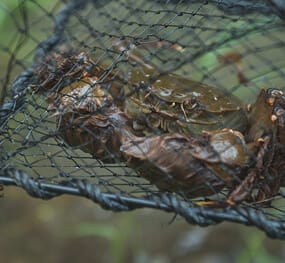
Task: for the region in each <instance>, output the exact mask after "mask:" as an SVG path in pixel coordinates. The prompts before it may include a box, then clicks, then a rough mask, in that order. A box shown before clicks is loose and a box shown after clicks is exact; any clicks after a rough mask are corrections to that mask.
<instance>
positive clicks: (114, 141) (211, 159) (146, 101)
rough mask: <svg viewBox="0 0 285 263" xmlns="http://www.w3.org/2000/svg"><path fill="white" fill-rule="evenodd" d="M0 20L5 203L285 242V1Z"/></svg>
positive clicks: (125, 2)
mask: <svg viewBox="0 0 285 263" xmlns="http://www.w3.org/2000/svg"><path fill="white" fill-rule="evenodd" d="M0 12H1V14H2V16H1V17H3V19H2V21H0V23H1V24H0V26H1V29H0V30H1V35H2V36H5V37H2V38H1V41H0V43H1V45H0V53H1V72H0V81H1V101H0V102H1V108H0V116H1V120H0V127H1V128H0V142H1V143H0V147H1V152H0V161H1V170H0V182H1V188H2V189H1V190H3V191H2V192H3V193H4V194H5V188H6V187H8V186H17V187H20V188H23V189H25V190H26V191H27V192H28V193H29V194H30V195H31V196H33V197H37V198H42V199H50V198H54V197H57V196H60V195H62V194H71V195H77V196H83V197H86V198H88V199H91V200H93V201H94V202H95V203H97V204H99V205H100V206H101V207H103V208H104V209H109V210H113V211H130V210H134V209H138V208H146V207H148V208H153V209H159V210H163V211H166V212H171V213H174V214H177V215H179V216H181V217H183V218H185V220H187V221H188V222H189V223H190V224H196V225H201V226H209V225H213V224H218V223H221V222H223V221H230V222H235V223H240V224H245V225H249V226H255V227H257V228H259V229H261V230H262V231H264V232H266V234H267V235H269V236H270V237H273V238H280V239H284V238H285V224H284V223H285V209H284V207H283V206H284V205H285V201H284V193H283V191H282V187H283V186H285V180H284V176H285V148H284V146H285V95H284V93H283V90H284V88H285V86H284V79H285V60H284V51H285V33H284V32H285V31H284V28H285V24H284V23H285V5H284V4H283V3H282V1H273V0H272V1H261V0H256V1H230V0H219V1H214V0H213V1H194V0H192V1H190V0H189V1H186V0H185V1H182V0H181V1H168V0H163V1H159V0H156V1H148V0H142V1H141V0H136V1H133V0H119V1H99V0H92V1H91V0H90V1H87V0H69V1H60V0H58V1H49V2H48V3H46V2H45V1H35V0H22V1H19V2H18V4H17V6H12V5H11V3H8V2H7V5H5V4H4V2H3V3H2V4H1V5H0ZM282 54H283V55H282ZM0 201H1V200H0ZM2 201H3V200H2Z"/></svg>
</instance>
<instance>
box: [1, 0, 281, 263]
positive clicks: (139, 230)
mask: <svg viewBox="0 0 285 263" xmlns="http://www.w3.org/2000/svg"><path fill="white" fill-rule="evenodd" d="M28 2H29V1H28ZM37 4H38V5H37ZM19 5H21V1H16V0H2V1H1V2H0V69H1V71H0V79H1V82H2V84H4V79H5V77H6V76H7V72H8V70H9V67H12V69H13V74H14V76H9V78H10V79H9V81H11V80H12V79H13V78H14V77H15V76H16V75H17V74H18V73H19V72H21V71H22V70H23V69H24V68H25V66H26V65H29V63H30V62H31V61H32V55H33V50H34V49H35V46H36V45H37V43H39V42H40V41H41V40H43V39H45V37H46V36H47V35H48V34H49V31H48V30H50V29H49V27H47V31H42V30H41V28H40V27H39V28H38V30H37V26H36V25H35V26H34V28H33V32H32V35H33V38H31V37H25V36H26V35H27V34H30V33H31V32H29V31H27V32H25V33H22V34H19V30H15V26H17V25H16V24H15V20H14V18H15V17H17V16H21V15H23V12H22V11H21V9H19ZM60 5H61V4H58V1H45V0H41V1H39V0H38V1H31V4H30V5H29V4H28V5H26V7H27V8H28V10H27V11H28V13H29V16H34V17H35V18H37V17H38V19H39V21H41V23H52V18H50V17H46V18H45V20H42V16H43V13H42V10H41V9H40V8H39V6H41V7H42V8H43V9H44V10H48V11H50V12H52V10H53V9H54V8H55V9H57V8H58V7H59V6H60ZM39 10H41V11H39ZM39 12H40V13H41V14H40V15H39ZM35 20H36V19H35ZM18 26H19V27H21V25H18ZM11 54H17V59H18V60H20V61H22V63H23V64H20V63H17V61H15V60H13V59H12V60H11ZM204 59H205V58H204ZM205 63H207V62H205ZM1 86H3V85H1ZM0 211H1V212H0V251H1V252H0V261H1V262H9V263H18V262H19V263H20V262H21V263H22V262H24V263H25V262H27V263H28V262H29V263H30V262H39V261H40V262H118V263H122V262H134V263H147V262H151V263H169V262H185V263H186V262H192V263H196V262H197V263H198V262H202V263H215V262H217V263H223V262H235V263H249V262H252V263H253V262H258V263H279V262H284V261H285V244H284V242H282V241H277V240H271V239H269V238H267V237H266V236H265V235H264V234H263V233H262V232H260V231H258V230H257V229H255V228H250V227H245V226H240V225H236V224H230V223H223V224H220V225H217V226H212V227H207V228H201V227H195V226H191V225H189V224H188V223H186V222H185V221H184V219H181V218H179V217H178V218H176V219H175V220H174V221H173V222H172V219H173V217H174V215H173V214H167V213H164V212H160V211H155V210H151V209H140V210H138V211H134V212H128V213H114V212H109V211H105V210H103V209H101V208H100V207H98V206H97V205H96V204H94V203H92V202H90V201H89V200H86V199H83V198H78V197H71V196H63V197H60V198H56V199H54V200H49V201H43V200H38V199H33V198H31V197H29V196H28V195H27V194H26V193H25V192H24V191H23V190H22V189H20V188H16V187H5V192H4V197H3V198H1V199H0Z"/></svg>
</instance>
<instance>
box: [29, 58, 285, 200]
mask: <svg viewBox="0 0 285 263" xmlns="http://www.w3.org/2000/svg"><path fill="white" fill-rule="evenodd" d="M82 54H83V55H82ZM82 56H83V57H84V60H83V61H84V62H83V65H84V66H82V64H81V69H80V70H79V71H80V74H78V70H75V71H74V72H76V77H77V78H76V79H75V80H73V81H70V83H67V84H66V82H64V83H63V84H60V83H59V84H58V85H57V89H56V90H54V89H53V87H52V85H50V86H49V85H47V84H46V81H45V80H44V79H41V78H39V80H40V82H39V83H41V85H34V87H36V88H35V90H36V91H38V92H41V91H43V92H44V93H46V92H47V93H48V103H49V106H48V110H49V111H52V112H53V115H52V116H55V117H56V120H57V121H56V123H57V127H58V129H57V130H58V132H59V134H58V136H60V137H61V138H62V139H63V140H64V141H65V142H66V144H67V145H70V146H73V147H77V148H80V149H81V150H83V151H85V152H88V153H90V154H92V156H93V157H95V158H97V159H99V160H101V161H103V162H108V163H109V162H124V163H126V164H127V166H129V167H131V168H134V169H135V170H136V171H137V172H138V174H139V175H140V176H142V177H144V178H146V179H147V180H149V181H150V182H151V183H152V184H154V185H156V186H157V188H158V189H159V190H160V191H167V192H175V193H177V194H180V195H182V196H183V197H185V198H196V197H206V196H211V195H213V194H216V193H220V192H221V191H222V190H223V189H225V188H226V189H229V190H228V194H227V196H226V197H225V198H224V200H223V202H222V203H223V204H226V205H235V204H237V203H240V202H242V201H244V200H247V201H250V202H263V201H264V200H268V199H269V198H271V197H273V196H274V195H276V193H277V192H278V191H279V188H280V187H281V186H282V185H283V184H284V179H283V170H284V168H285V162H284V160H283V157H284V153H285V150H284V143H285V129H284V126H285V96H284V94H283V92H282V91H281V90H279V89H267V90H262V91H261V92H260V94H259V96H258V98H257V100H256V102H255V103H254V104H253V105H252V106H251V108H250V109H249V108H246V109H245V108H244V107H243V106H242V104H241V103H240V102H239V100H238V99H236V98H235V97H234V96H232V95H230V94H228V93H226V92H225V91H224V90H220V89H218V88H215V87H210V86H208V85H205V84H202V83H199V82H195V81H192V80H190V79H186V78H182V77H181V76H178V75H175V74H171V73H170V74H169V73H168V74H160V73H159V71H158V70H156V69H155V68H154V66H153V65H151V64H146V63H144V62H141V61H139V63H138V64H140V67H138V68H135V69H134V70H133V71H131V72H130V74H129V76H128V80H127V81H126V80H125V79H124V78H123V77H122V76H120V75H119V73H118V71H116V72H110V74H109V75H108V76H107V77H106V78H105V81H104V80H103V81H102V78H101V76H102V74H103V72H104V66H98V65H96V63H94V62H93V60H92V59H91V58H88V56H87V55H84V53H80V56H79V57H80V58H81V59H82ZM132 57H133V56H132ZM77 60H78V55H74V56H73V57H72V59H71V60H69V61H73V63H74V62H76V61H77ZM76 63H77V62H76ZM76 63H75V64H76ZM57 65H58V68H59V69H60V70H59V71H60V73H63V74H66V73H67V72H63V67H62V63H57ZM94 65H96V66H94ZM39 68H40V69H41V72H45V69H42V67H39ZM67 68H68V72H69V75H67V76H70V75H72V74H70V68H72V67H70V66H69V67H67ZM36 69H37V68H36ZM75 69H76V67H75ZM47 71H48V70H47ZM72 72H73V71H72ZM72 72H71V73H72ZM36 73H37V70H36ZM40 75H42V76H47V75H49V74H46V73H45V74H40ZM53 76H57V74H53ZM59 79H60V78H57V81H59ZM53 83H54V82H53ZM113 83H114V84H113ZM126 94H129V96H127V97H126ZM123 98H124V100H123ZM219 203H220V201H219ZM207 204H216V201H213V203H212V202H209V203H207Z"/></svg>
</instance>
